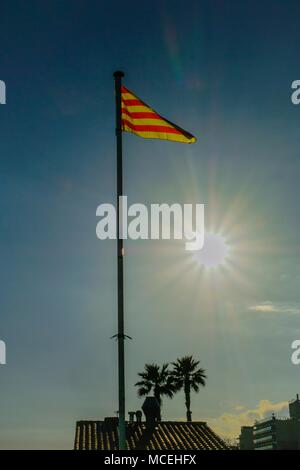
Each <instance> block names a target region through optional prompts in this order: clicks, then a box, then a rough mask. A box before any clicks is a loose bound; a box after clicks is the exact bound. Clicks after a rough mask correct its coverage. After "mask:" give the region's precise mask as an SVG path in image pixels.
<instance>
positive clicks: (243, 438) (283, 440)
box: [240, 394, 300, 450]
mask: <svg viewBox="0 0 300 470" xmlns="http://www.w3.org/2000/svg"><path fill="white" fill-rule="evenodd" d="M289 414H290V417H289V418H276V417H275V415H274V414H273V416H272V417H270V418H266V419H264V420H262V421H258V422H256V423H255V424H254V426H253V427H250V426H247V427H243V428H242V429H241V435H240V449H241V450H251V449H254V450H300V400H299V396H298V394H297V397H296V400H293V401H291V402H290V403H289ZM245 428H246V429H245ZM250 429H252V431H253V434H252V439H253V440H252V441H251V432H250Z"/></svg>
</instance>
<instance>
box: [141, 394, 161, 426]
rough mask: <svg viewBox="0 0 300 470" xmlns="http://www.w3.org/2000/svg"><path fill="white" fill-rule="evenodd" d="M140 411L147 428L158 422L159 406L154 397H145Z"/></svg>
mask: <svg viewBox="0 0 300 470" xmlns="http://www.w3.org/2000/svg"><path fill="white" fill-rule="evenodd" d="M142 410H143V412H144V415H145V417H146V424H147V425H148V426H155V423H157V422H158V421H160V405H159V403H158V400H157V399H156V398H155V397H147V398H146V400H145V401H144V403H143V406H142Z"/></svg>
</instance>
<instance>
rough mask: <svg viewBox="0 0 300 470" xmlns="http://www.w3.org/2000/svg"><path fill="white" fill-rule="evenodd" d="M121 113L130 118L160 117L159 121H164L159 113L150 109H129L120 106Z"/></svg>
mask: <svg viewBox="0 0 300 470" xmlns="http://www.w3.org/2000/svg"><path fill="white" fill-rule="evenodd" d="M122 114H126V115H127V116H129V117H131V118H132V119H160V120H161V121H164V119H163V118H162V117H160V115H159V114H156V113H153V112H152V111H151V112H150V111H145V112H144V111H129V110H128V109H126V108H122Z"/></svg>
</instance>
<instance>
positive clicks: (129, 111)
mask: <svg viewBox="0 0 300 470" xmlns="http://www.w3.org/2000/svg"><path fill="white" fill-rule="evenodd" d="M121 105H122V108H121V121H122V131H125V132H132V133H133V134H136V135H139V136H140V137H144V138H145V139H163V140H172V141H174V142H184V143H187V144H192V143H193V142H196V140H197V139H196V137H194V136H193V135H192V134H190V133H189V132H187V131H185V130H184V129H181V128H180V127H179V126H177V125H176V124H173V123H172V122H170V121H168V120H167V119H165V118H163V117H162V116H160V115H159V114H158V113H157V112H156V111H154V110H153V109H152V108H150V106H148V105H147V104H146V103H144V102H143V101H142V100H141V99H140V98H138V97H137V96H136V95H135V94H134V93H132V91H129V90H128V89H127V88H125V86H122V87H121Z"/></svg>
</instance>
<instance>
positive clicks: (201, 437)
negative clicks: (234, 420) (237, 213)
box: [74, 418, 229, 450]
mask: <svg viewBox="0 0 300 470" xmlns="http://www.w3.org/2000/svg"><path fill="white" fill-rule="evenodd" d="M117 424H118V422H117V419H113V418H111V419H106V420H105V421H77V423H76V436H75V446H74V447H75V450H117V449H118V427H117ZM126 439H127V447H128V449H130V450H227V449H229V448H228V446H227V445H226V444H225V442H223V441H222V439H221V438H220V437H218V436H217V435H216V434H215V433H214V432H213V431H212V430H211V429H210V428H209V427H208V426H207V424H206V423H205V422H202V421H198V422H196V421H195V422H189V423H185V422H181V421H161V422H159V423H156V424H155V427H154V428H149V427H148V426H147V425H146V423H145V422H141V423H138V422H134V423H127V424H126Z"/></svg>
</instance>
